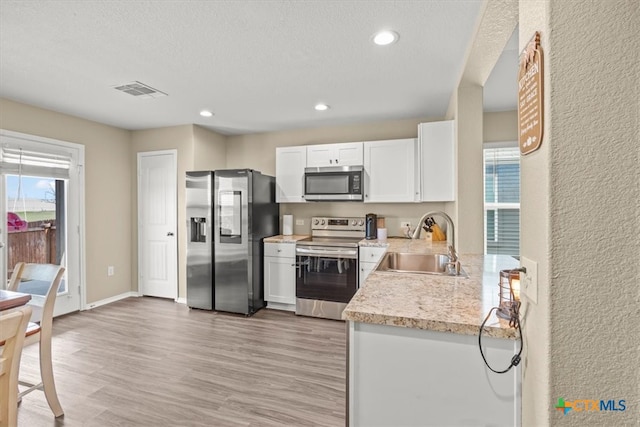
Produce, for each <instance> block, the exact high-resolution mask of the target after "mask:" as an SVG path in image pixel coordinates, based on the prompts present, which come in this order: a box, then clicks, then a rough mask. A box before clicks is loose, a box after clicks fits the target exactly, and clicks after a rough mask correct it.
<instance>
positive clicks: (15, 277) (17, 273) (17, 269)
mask: <svg viewBox="0 0 640 427" xmlns="http://www.w3.org/2000/svg"><path fill="white" fill-rule="evenodd" d="M24 266H25V263H24V262H19V263H17V264H16V265H15V266H14V267H13V272H12V273H11V278H10V279H9V283H8V284H7V290H9V291H15V292H17V291H18V285H19V284H20V278H21V277H22V271H23V270H24Z"/></svg>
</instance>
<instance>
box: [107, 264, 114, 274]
mask: <svg viewBox="0 0 640 427" xmlns="http://www.w3.org/2000/svg"><path fill="white" fill-rule="evenodd" d="M114 274H115V268H114V267H113V265H110V266H109V267H107V276H113V275H114Z"/></svg>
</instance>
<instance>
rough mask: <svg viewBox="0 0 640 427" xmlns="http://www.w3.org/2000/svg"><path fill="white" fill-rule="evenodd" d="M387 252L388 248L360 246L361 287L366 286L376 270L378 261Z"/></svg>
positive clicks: (359, 282) (359, 283)
mask: <svg viewBox="0 0 640 427" xmlns="http://www.w3.org/2000/svg"><path fill="white" fill-rule="evenodd" d="M386 251H387V248H382V247H373V246H360V256H359V264H360V265H359V268H360V274H359V279H358V285H359V287H360V286H362V285H363V284H364V281H365V280H367V277H368V276H369V274H370V273H371V272H372V271H373V270H374V269H375V268H376V266H377V265H378V261H380V259H381V258H382V255H384V253H385V252H386Z"/></svg>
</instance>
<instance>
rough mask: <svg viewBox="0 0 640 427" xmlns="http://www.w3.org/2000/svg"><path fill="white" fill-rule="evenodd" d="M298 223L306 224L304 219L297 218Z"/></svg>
mask: <svg viewBox="0 0 640 427" xmlns="http://www.w3.org/2000/svg"><path fill="white" fill-rule="evenodd" d="M296 225H304V219H296Z"/></svg>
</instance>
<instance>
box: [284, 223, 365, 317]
mask: <svg viewBox="0 0 640 427" xmlns="http://www.w3.org/2000/svg"><path fill="white" fill-rule="evenodd" d="M364 236H365V221H364V218H352V217H349V218H327V217H313V218H311V238H310V239H308V240H301V241H299V242H298V243H297V245H296V314H299V315H303V316H313V317H323V318H327V319H336V320H340V319H341V317H342V311H343V310H344V308H345V307H346V306H347V303H348V302H349V301H350V300H351V298H352V297H353V295H354V294H355V293H356V291H357V290H358V242H359V241H360V240H362V239H364Z"/></svg>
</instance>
